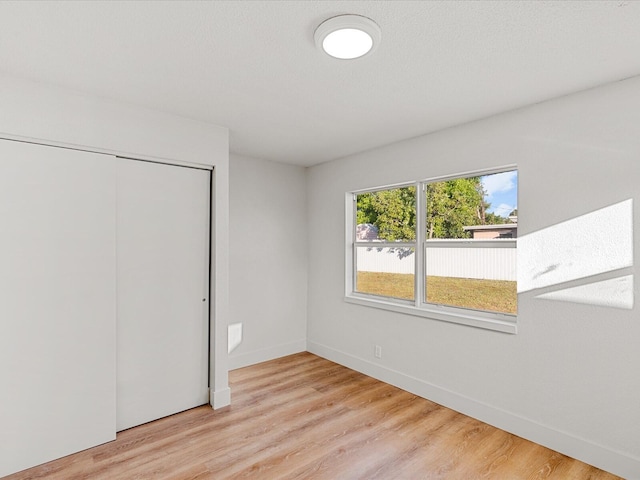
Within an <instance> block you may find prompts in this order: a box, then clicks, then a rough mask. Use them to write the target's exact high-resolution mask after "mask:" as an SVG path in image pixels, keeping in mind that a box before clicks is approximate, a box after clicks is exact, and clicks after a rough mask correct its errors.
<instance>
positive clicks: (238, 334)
mask: <svg viewBox="0 0 640 480" xmlns="http://www.w3.org/2000/svg"><path fill="white" fill-rule="evenodd" d="M228 336H229V347H228V348H229V353H231V352H233V351H234V350H235V349H236V348H238V347H239V346H240V344H241V343H242V324H241V323H232V324H231V325H229V333H228Z"/></svg>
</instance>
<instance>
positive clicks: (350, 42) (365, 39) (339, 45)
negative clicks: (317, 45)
mask: <svg viewBox="0 0 640 480" xmlns="http://www.w3.org/2000/svg"><path fill="white" fill-rule="evenodd" d="M371 47H373V39H372V38H371V36H370V35H369V34H368V33H367V32H363V31H362V30H357V29H355V28H344V29H342V30H336V31H335V32H331V33H330V34H329V35H327V36H326V37H324V41H323V42H322V48H323V49H324V51H325V52H327V53H328V54H329V55H331V56H332V57H335V58H341V59H345V60H347V59H351V58H358V57H361V56H363V55H365V54H366V53H368V52H369V50H371Z"/></svg>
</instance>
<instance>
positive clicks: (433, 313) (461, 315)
mask: <svg viewBox="0 0 640 480" xmlns="http://www.w3.org/2000/svg"><path fill="white" fill-rule="evenodd" d="M344 301H345V302H347V303H353V304H355V305H362V306H365V307H373V308H381V309H382V310H389V311H391V312H396V313H404V314H406V315H414V316H417V317H424V318H429V319H432V320H440V321H442V322H449V323H457V324H458V325H467V326H469V327H476V328H482V329H485V330H493V331H496V332H503V333H511V334H516V333H518V326H517V325H516V323H515V322H514V321H513V320H509V317H511V318H515V316H513V315H506V314H499V313H490V312H486V313H485V312H480V311H474V310H466V309H464V310H463V309H454V308H448V307H445V306H438V305H433V304H424V303H423V304H422V306H421V307H416V306H414V305H411V304H408V303H406V304H403V303H399V302H401V300H398V301H395V300H385V299H384V297H373V296H371V297H369V296H365V295H361V294H355V293H354V294H350V295H346V296H345V297H344ZM453 310H456V311H453ZM458 310H459V312H458ZM485 315H486V316H485ZM498 316H504V320H501V319H499V318H498Z"/></svg>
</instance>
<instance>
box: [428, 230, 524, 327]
mask: <svg viewBox="0 0 640 480" xmlns="http://www.w3.org/2000/svg"><path fill="white" fill-rule="evenodd" d="M514 242H515V241H514ZM425 258H426V262H425V263H426V265H427V271H426V283H425V290H426V299H427V303H436V304H439V305H449V306H452V307H461V308H471V309H474V310H486V311H491V312H499V313H508V314H513V315H515V314H516V313H517V306H518V297H517V293H516V290H517V289H516V268H515V265H516V249H515V248H486V247H485V248H473V247H466V248H460V247H456V246H455V244H454V246H451V247H442V246H438V247H431V248H430V247H429V244H428V243H427V248H426V249H425Z"/></svg>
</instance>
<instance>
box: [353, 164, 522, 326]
mask: <svg viewBox="0 0 640 480" xmlns="http://www.w3.org/2000/svg"><path fill="white" fill-rule="evenodd" d="M512 170H517V166H516V165H507V166H503V167H498V168H492V169H487V170H479V171H473V172H465V173H460V174H456V175H448V176H442V177H434V178H429V179H426V180H419V181H416V182H410V183H401V184H393V185H385V186H382V187H375V188H368V189H362V190H354V191H351V192H348V193H347V194H346V196H345V212H346V215H345V218H346V225H345V233H346V242H345V246H346V248H345V267H346V268H345V301H346V302H348V303H352V304H356V305H363V306H367V307H373V308H380V309H383V310H388V311H392V312H396V313H403V314H408V315H415V316H419V317H424V318H429V319H433V320H440V321H445V322H450V323H455V324H459V325H467V326H471V327H477V328H483V329H486V330H493V331H498V332H503V333H511V334H515V333H517V331H518V329H517V315H512V314H508V313H499V312H488V311H481V310H472V309H468V308H462V307H453V306H449V305H439V304H434V303H427V302H426V298H425V278H426V255H425V252H426V247H427V239H426V225H425V221H426V215H425V213H426V210H425V209H426V194H425V193H426V186H427V185H428V184H430V183H434V182H441V181H447V180H455V179H457V178H465V177H479V176H484V175H491V174H495V173H503V172H508V171H512ZM411 186H415V187H416V240H415V241H411V242H384V241H383V242H376V243H375V246H376V247H382V248H385V247H394V248H397V247H405V248H407V247H408V248H414V249H415V250H414V252H415V268H414V281H415V285H414V289H415V290H414V299H415V300H414V301H411V300H402V299H398V298H391V297H383V296H379V295H373V294H367V293H361V292H357V291H356V290H355V288H356V275H357V267H356V251H357V248H358V247H371V246H372V243H371V242H367V241H357V240H356V236H355V235H356V223H357V222H356V210H357V206H356V200H357V195H358V194H362V193H369V192H376V191H381V190H391V189H395V188H403V187H411ZM428 242H429V245H430V248H437V243H438V242H437V240H429V241H428ZM460 244H461V246H471V241H465V240H461V241H460ZM475 244H477V245H479V242H477V241H476V242H475ZM482 246H484V247H502V248H517V240H515V239H514V240H486V241H483V242H482Z"/></svg>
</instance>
